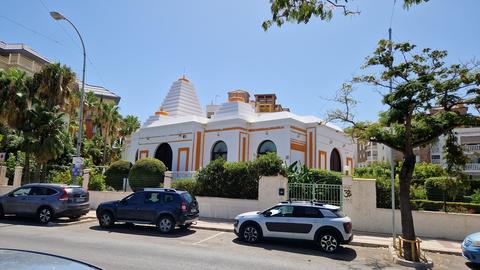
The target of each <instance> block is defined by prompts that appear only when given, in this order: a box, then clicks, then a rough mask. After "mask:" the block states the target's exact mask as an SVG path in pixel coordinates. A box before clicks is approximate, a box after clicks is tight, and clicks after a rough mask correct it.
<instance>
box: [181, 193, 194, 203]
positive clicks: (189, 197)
mask: <svg viewBox="0 0 480 270" xmlns="http://www.w3.org/2000/svg"><path fill="white" fill-rule="evenodd" d="M182 198H183V199H184V200H185V201H186V202H187V203H191V202H193V198H192V195H190V193H186V192H185V193H182Z"/></svg>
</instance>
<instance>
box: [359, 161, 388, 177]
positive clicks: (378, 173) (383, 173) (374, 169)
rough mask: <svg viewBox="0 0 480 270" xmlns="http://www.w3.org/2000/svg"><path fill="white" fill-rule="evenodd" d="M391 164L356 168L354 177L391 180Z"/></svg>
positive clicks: (375, 164)
mask: <svg viewBox="0 0 480 270" xmlns="http://www.w3.org/2000/svg"><path fill="white" fill-rule="evenodd" d="M390 172H391V170H390V164H388V163H386V162H373V163H372V164H371V165H369V166H366V167H362V168H355V170H354V176H355V177H359V178H373V179H378V178H385V179H388V178H391V175H390Z"/></svg>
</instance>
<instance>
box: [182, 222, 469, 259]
mask: <svg viewBox="0 0 480 270" xmlns="http://www.w3.org/2000/svg"><path fill="white" fill-rule="evenodd" d="M192 228H195V229H199V230H207V231H217V232H228V233H233V232H234V230H233V229H224V228H217V227H209V226H201V225H200V226H199V225H192ZM349 245H350V246H357V247H371V248H389V247H390V245H388V244H379V243H369V242H357V241H355V240H353V241H352V242H351V243H350V244H349ZM422 250H423V251H428V252H433V253H439V254H445V255H456V256H461V255H462V252H460V251H449V250H437V249H431V248H422Z"/></svg>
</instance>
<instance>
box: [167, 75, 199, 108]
mask: <svg viewBox="0 0 480 270" xmlns="http://www.w3.org/2000/svg"><path fill="white" fill-rule="evenodd" d="M161 108H162V109H163V111H165V112H167V113H168V116H170V117H179V116H186V115H195V116H204V114H203V111H202V107H201V106H200V102H199V100H198V97H197V93H196V91H195V88H194V86H193V84H192V83H191V82H190V80H188V79H187V78H186V77H185V75H183V76H182V77H181V78H180V79H178V80H177V81H175V82H174V83H173V84H172V87H170V90H169V91H168V93H167V96H166V97H165V99H164V100H163V103H162V106H161Z"/></svg>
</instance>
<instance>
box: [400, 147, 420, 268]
mask: <svg viewBox="0 0 480 270" xmlns="http://www.w3.org/2000/svg"><path fill="white" fill-rule="evenodd" d="M412 152H413V151H411V153H409V154H408V153H407V154H404V160H403V164H402V168H401V169H400V175H399V178H400V213H401V221H402V236H403V238H404V239H407V240H415V239H416V236H415V227H414V224H413V216H412V207H411V205H410V182H411V181H412V175H413V170H414V169H415V155H414V154H413V153H412ZM414 249H415V247H414ZM414 252H416V250H412V248H411V245H410V244H409V243H406V245H404V248H403V254H404V257H405V259H407V260H410V261H413V254H415V253H414Z"/></svg>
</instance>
